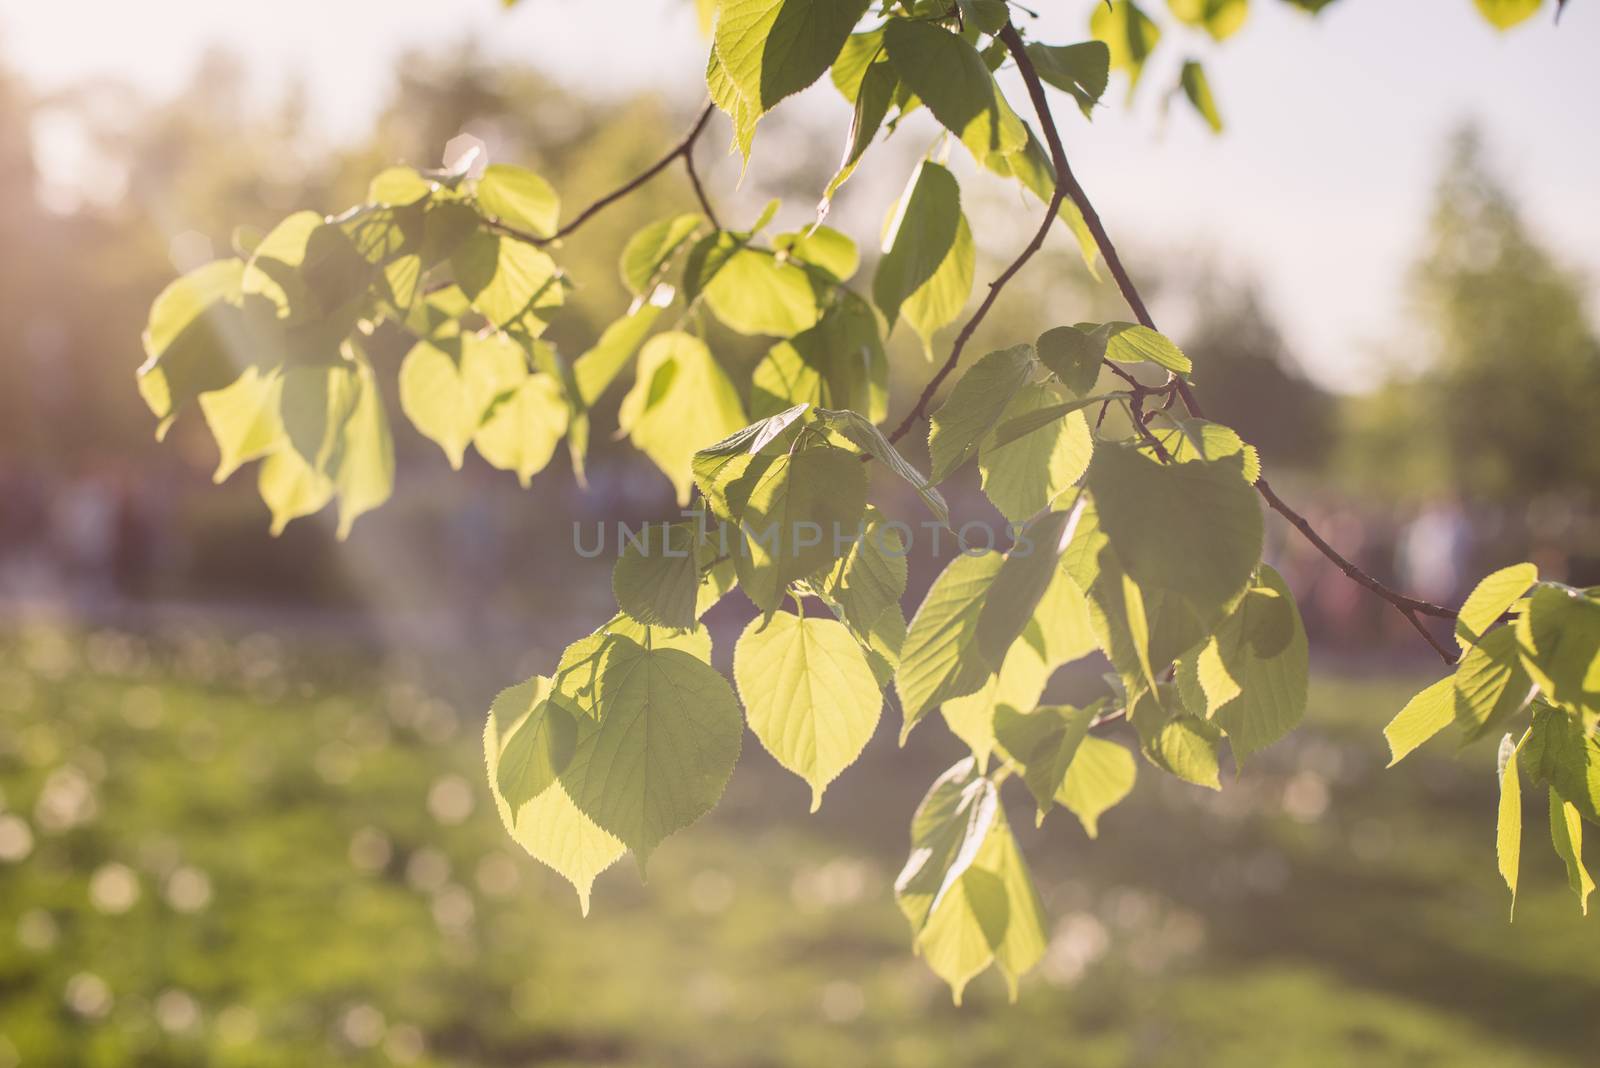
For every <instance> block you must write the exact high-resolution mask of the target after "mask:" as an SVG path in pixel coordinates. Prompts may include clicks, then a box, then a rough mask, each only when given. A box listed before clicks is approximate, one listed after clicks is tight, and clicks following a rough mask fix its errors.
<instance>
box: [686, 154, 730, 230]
mask: <svg viewBox="0 0 1600 1068" xmlns="http://www.w3.org/2000/svg"><path fill="white" fill-rule="evenodd" d="M683 169H684V170H685V171H688V172H689V184H690V185H692V186H694V196H695V199H696V200H698V201H699V202H700V210H701V211H703V212H705V213H706V219H707V220H709V221H710V223H711V226H712V228H713V229H715V230H720V229H722V224H721V223H720V222H718V221H717V213H716V211H715V210H713V209H712V207H711V198H709V197H707V196H706V190H705V187H704V186H702V185H701V184H700V174H699V172H698V171H696V170H695V169H694V141H693V139H692V138H691V139H690V140H689V141H688V142H687V143H686V144H685V145H684V149H683Z"/></svg>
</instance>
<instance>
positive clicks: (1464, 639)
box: [1456, 564, 1539, 652]
mask: <svg viewBox="0 0 1600 1068" xmlns="http://www.w3.org/2000/svg"><path fill="white" fill-rule="evenodd" d="M1538 581H1539V569H1538V568H1537V567H1535V566H1534V565H1533V564H1513V565H1512V566H1511V567H1503V568H1501V569H1500V570H1499V571H1496V572H1494V573H1493V574H1490V575H1486V576H1484V578H1483V581H1481V582H1479V583H1478V584H1477V586H1475V587H1473V590H1472V592H1471V593H1470V594H1468V595H1467V599H1466V601H1465V602H1464V603H1463V604H1462V605H1461V613H1460V614H1459V615H1457V616H1456V644H1457V645H1459V646H1460V647H1461V651H1462V652H1466V651H1467V650H1468V649H1469V648H1470V647H1472V646H1473V645H1476V644H1477V642H1478V640H1479V639H1480V638H1481V637H1483V634H1484V632H1485V631H1487V630H1488V629H1489V628H1490V627H1491V626H1493V625H1494V624H1495V623H1496V622H1497V621H1498V620H1499V619H1500V617H1501V616H1503V615H1505V614H1506V613H1507V612H1509V611H1510V610H1511V606H1512V605H1514V604H1515V603H1516V602H1517V601H1519V600H1521V599H1522V596H1523V594H1525V593H1527V592H1528V588H1529V587H1531V586H1532V585H1533V584H1534V583H1535V582H1538Z"/></svg>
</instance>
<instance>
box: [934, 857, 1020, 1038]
mask: <svg viewBox="0 0 1600 1068" xmlns="http://www.w3.org/2000/svg"><path fill="white" fill-rule="evenodd" d="M1010 904H1011V903H1010V900H1009V899H1008V897H1007V895H1006V886H1005V883H1004V882H1003V881H1002V880H1001V879H1000V877H999V876H998V875H996V874H995V873H994V872H991V871H988V870H986V869H983V868H977V867H969V868H968V869H967V870H966V872H965V873H963V875H962V876H961V878H960V879H958V880H956V883H955V885H954V886H953V887H952V888H951V890H950V892H949V893H948V894H947V895H946V896H945V897H944V899H943V900H942V902H941V904H940V907H939V909H938V910H937V911H935V912H934V914H933V915H932V916H931V917H930V918H929V920H928V925H927V927H925V928H924V929H923V931H922V933H921V934H920V935H918V936H917V940H916V947H917V954H918V955H919V956H920V957H921V958H922V959H923V960H924V961H926V962H927V965H928V967H929V968H930V969H931V970H932V971H933V973H934V974H935V975H937V976H938V977H939V978H941V979H943V980H944V981H945V982H946V983H948V984H950V996H951V998H952V999H953V1000H954V1001H955V1003H956V1005H958V1006H959V1005H960V1004H961V994H962V992H963V991H964V990H965V989H966V987H967V984H968V983H969V982H971V981H972V979H974V978H975V977H976V976H977V975H978V974H979V973H981V972H982V971H983V970H984V969H986V968H988V967H989V965H990V964H993V963H994V959H995V953H996V951H997V950H998V949H999V948H1000V946H1001V945H1002V944H1003V943H1004V941H1005V933H1006V926H1007V923H1008V921H1009V920H1010Z"/></svg>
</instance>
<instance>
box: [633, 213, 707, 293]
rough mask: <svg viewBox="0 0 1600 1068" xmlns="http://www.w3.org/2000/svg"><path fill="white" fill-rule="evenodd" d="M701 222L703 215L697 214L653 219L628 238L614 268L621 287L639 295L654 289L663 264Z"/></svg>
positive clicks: (692, 233)
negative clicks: (619, 275) (620, 278)
mask: <svg viewBox="0 0 1600 1068" xmlns="http://www.w3.org/2000/svg"><path fill="white" fill-rule="evenodd" d="M703 222H705V216H704V215H701V214H700V213H699V212H689V213H688V214H685V215H671V216H668V217H667V218H665V219H658V220H656V221H655V222H653V223H651V224H650V225H649V226H646V227H645V228H644V229H642V230H640V231H639V232H637V233H636V234H634V235H633V236H632V237H630V238H628V243H627V244H626V245H624V246H623V248H622V259H621V262H620V263H619V265H618V269H619V270H620V271H621V272H622V284H623V285H625V286H627V287H628V290H629V291H630V292H632V293H634V294H636V295H640V296H642V295H644V294H645V293H647V292H649V291H650V290H652V289H654V288H655V283H656V281H657V279H658V276H659V275H660V274H661V271H662V268H663V267H664V266H665V265H666V263H667V261H669V260H671V259H672V257H673V256H675V255H676V254H677V252H678V250H679V249H681V248H682V247H683V245H684V243H685V242H686V241H688V240H689V238H690V237H692V236H693V235H694V233H695V231H696V230H698V229H699V228H700V224H701V223H703Z"/></svg>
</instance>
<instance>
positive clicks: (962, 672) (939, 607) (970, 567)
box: [894, 552, 1004, 744]
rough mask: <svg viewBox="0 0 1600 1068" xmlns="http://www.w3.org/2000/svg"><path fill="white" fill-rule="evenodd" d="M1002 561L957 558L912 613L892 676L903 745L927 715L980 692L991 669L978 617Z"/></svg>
mask: <svg viewBox="0 0 1600 1068" xmlns="http://www.w3.org/2000/svg"><path fill="white" fill-rule="evenodd" d="M1003 563H1004V557H1002V556H1001V555H1000V554H999V553H995V552H990V553H983V554H980V555H976V556H969V555H966V554H962V555H959V556H957V557H956V558H955V559H954V560H951V561H950V563H949V564H948V565H946V567H945V569H944V571H943V572H941V573H940V575H939V577H938V578H937V579H935V580H934V582H933V586H932V587H931V588H930V589H929V590H928V595H927V596H926V597H925V598H924V599H923V601H922V605H921V606H920V607H919V608H918V609H917V613H916V615H915V616H913V617H912V619H911V626H910V628H909V629H908V630H907V632H906V641H905V645H904V646H902V647H901V650H900V668H899V670H898V671H897V672H895V680H894V686H895V692H896V693H898V694H899V695H900V708H901V712H902V714H903V716H904V717H905V719H904V723H903V724H902V726H901V728H900V741H901V743H902V744H904V742H905V739H906V736H907V735H908V734H910V733H911V728H912V727H915V726H916V725H917V723H918V722H919V721H920V720H921V719H922V717H923V716H925V715H927V714H928V713H929V712H930V711H932V710H933V709H934V708H936V707H938V706H939V705H940V704H943V703H944V702H945V701H948V700H950V699H951V698H955V697H965V696H966V695H968V694H971V693H974V692H976V691H977V690H979V689H981V688H982V686H983V684H984V682H985V681H986V680H987V679H988V677H989V674H990V667H989V665H988V663H987V662H986V661H985V660H984V659H983V657H982V656H981V655H980V654H979V653H978V649H977V632H978V618H979V616H980V614H981V613H982V611H983V605H984V599H985V598H986V597H987V596H988V593H989V588H990V586H991V585H993V583H994V580H995V576H996V575H997V574H998V573H999V571H1000V568H1001V566H1002V564H1003Z"/></svg>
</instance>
